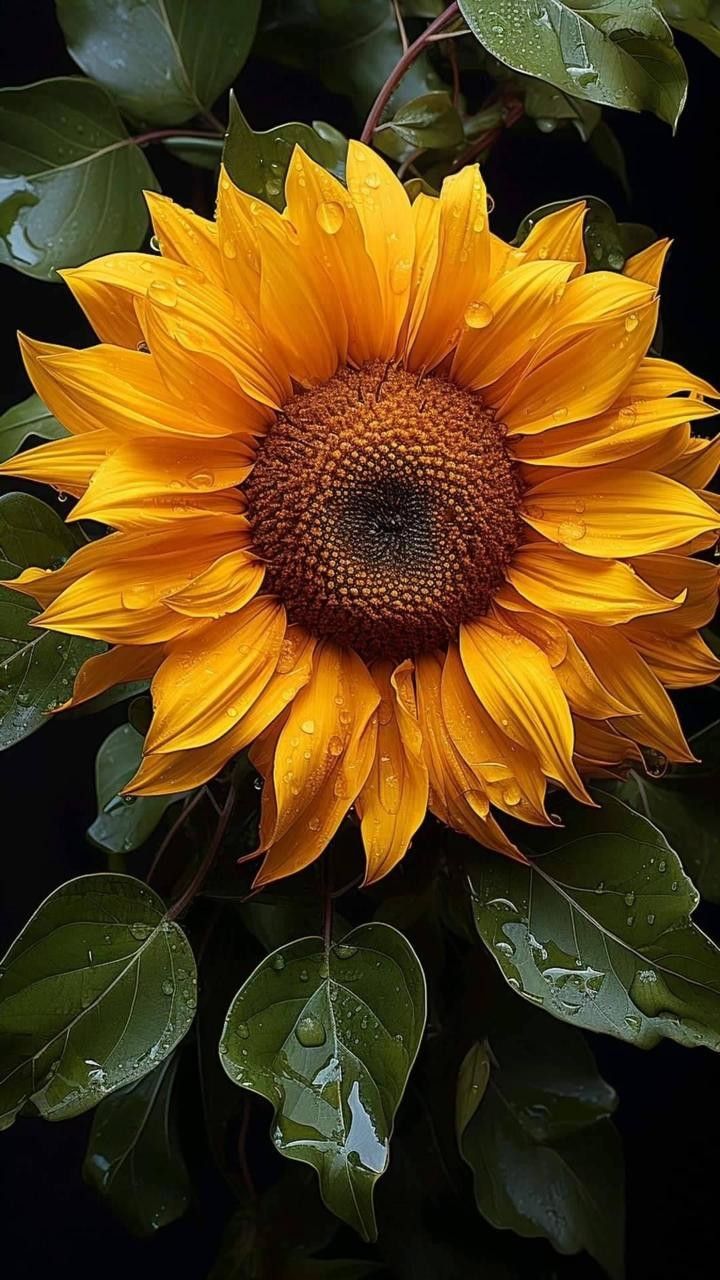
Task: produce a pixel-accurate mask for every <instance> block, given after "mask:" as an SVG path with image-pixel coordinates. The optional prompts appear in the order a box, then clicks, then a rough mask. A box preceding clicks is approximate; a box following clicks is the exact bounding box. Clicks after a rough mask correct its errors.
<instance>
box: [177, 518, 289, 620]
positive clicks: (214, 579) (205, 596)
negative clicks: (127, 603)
mask: <svg viewBox="0 0 720 1280" xmlns="http://www.w3.org/2000/svg"><path fill="white" fill-rule="evenodd" d="M249 542H250V537H249V535H248V538H247V543H248V544H249ZM264 576H265V566H264V565H263V564H260V562H259V561H258V560H255V559H253V556H252V554H250V553H249V552H248V550H247V549H241V550H238V551H229V552H228V553H227V555H224V556H221V557H220V559H219V560H216V561H215V563H214V564H211V565H210V567H209V568H208V569H205V570H204V571H203V573H201V574H199V575H198V577H197V578H193V580H192V582H189V583H188V585H187V586H186V587H183V588H182V590H181V591H176V592H175V595H172V596H168V597H167V603H168V604H169V606H170V608H171V609H174V610H175V611H176V612H177V613H183V614H185V615H186V617H188V618H221V617H223V615H224V614H226V613H237V611H238V609H242V607H243V605H246V604H247V603H248V601H249V600H252V598H253V596H255V595H257V593H258V591H259V590H260V588H261V586H262V581H263V578H264Z"/></svg>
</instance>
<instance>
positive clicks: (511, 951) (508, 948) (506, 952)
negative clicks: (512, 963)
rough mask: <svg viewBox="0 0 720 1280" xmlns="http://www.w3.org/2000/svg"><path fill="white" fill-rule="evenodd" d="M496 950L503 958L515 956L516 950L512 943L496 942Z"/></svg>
mask: <svg viewBox="0 0 720 1280" xmlns="http://www.w3.org/2000/svg"><path fill="white" fill-rule="evenodd" d="M495 950H496V951H499V952H500V955H501V956H514V955H515V948H514V946H513V945H512V943H511V942H496V943H495Z"/></svg>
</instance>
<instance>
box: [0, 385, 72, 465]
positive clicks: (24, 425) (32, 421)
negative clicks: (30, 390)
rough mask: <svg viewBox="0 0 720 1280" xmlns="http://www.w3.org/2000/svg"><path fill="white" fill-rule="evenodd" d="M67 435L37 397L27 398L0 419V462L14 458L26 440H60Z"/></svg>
mask: <svg viewBox="0 0 720 1280" xmlns="http://www.w3.org/2000/svg"><path fill="white" fill-rule="evenodd" d="M67 434H68V433H67V431H66V430H65V428H64V427H63V426H61V425H60V423H59V422H58V420H57V418H55V417H53V415H52V414H51V412H50V410H49V409H47V408H46V407H45V405H44V404H43V402H42V400H41V399H40V397H39V396H28V398H27V400H22V401H21V402H20V404H14V405H13V406H12V408H11V409H8V410H7V412H6V413H4V414H3V415H2V417H0V462H5V461H6V460H7V459H8V458H12V457H14V455H15V454H16V453H18V451H19V450H20V449H22V447H23V445H24V444H25V443H26V441H27V440H32V439H33V438H37V439H38V440H61V439H62V438H63V437H64V436H66V435H67Z"/></svg>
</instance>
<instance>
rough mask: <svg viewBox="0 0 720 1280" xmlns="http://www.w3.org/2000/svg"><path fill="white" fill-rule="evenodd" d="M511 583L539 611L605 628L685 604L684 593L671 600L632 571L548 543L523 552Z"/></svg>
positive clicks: (514, 564)
mask: <svg viewBox="0 0 720 1280" xmlns="http://www.w3.org/2000/svg"><path fill="white" fill-rule="evenodd" d="M507 578H508V582H510V583H512V585H513V586H514V587H515V588H516V589H517V590H518V591H519V592H520V594H521V595H522V596H524V598H525V599H526V600H529V601H530V603H531V604H534V605H537V607H538V609H545V610H546V611H547V612H548V613H551V614H558V615H559V616H560V617H561V618H577V619H579V621H580V622H593V623H599V624H600V625H601V626H614V625H616V624H617V623H620V622H629V621H630V620H631V619H632V618H638V617H640V616H641V615H642V614H647V613H652V614H658V613H665V612H668V611H669V610H671V609H675V608H676V607H677V605H678V604H680V603H681V601H682V594H680V593H676V596H675V597H674V598H672V599H668V598H666V597H665V596H663V595H660V594H658V592H657V591H653V589H652V587H649V586H648V585H647V583H645V582H643V580H642V578H640V577H638V575H637V574H636V573H634V572H633V570H632V569H631V568H630V566H629V565H626V564H621V563H620V562H619V561H617V560H599V559H594V560H589V559H588V558H587V557H586V556H579V555H576V553H575V552H574V551H571V550H570V549H569V548H567V547H559V546H556V545H554V544H553V543H548V542H536V543H528V544H526V545H525V546H521V547H518V549H517V551H516V552H515V556H514V558H513V561H512V563H511V565H510V567H509V569H508V571H507Z"/></svg>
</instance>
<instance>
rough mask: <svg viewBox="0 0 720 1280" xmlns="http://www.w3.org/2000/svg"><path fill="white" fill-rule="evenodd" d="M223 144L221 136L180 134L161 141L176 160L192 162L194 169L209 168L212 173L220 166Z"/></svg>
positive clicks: (186, 162)
mask: <svg viewBox="0 0 720 1280" xmlns="http://www.w3.org/2000/svg"><path fill="white" fill-rule="evenodd" d="M224 145H225V142H224V139H223V138H191V137H183V135H182V134H178V136H177V137H173V138H165V139H164V141H163V146H164V147H165V150H166V151H169V152H170V154H171V155H173V156H175V158H176V159H177V160H182V161H184V163H185V164H192V165H194V166H195V168H196V169H209V170H211V172H213V173H214V172H215V170H216V169H218V168H219V166H220V162H221V160H222V154H223V147H224Z"/></svg>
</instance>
